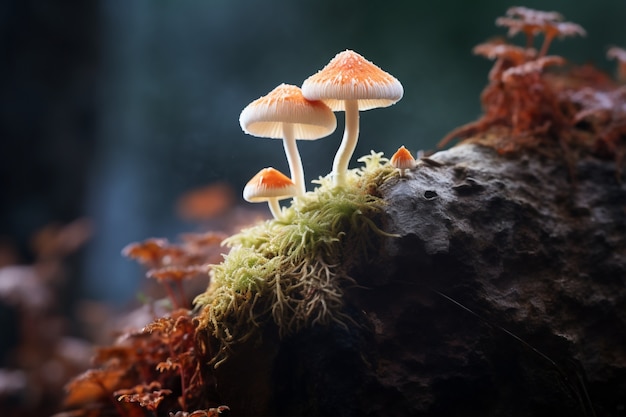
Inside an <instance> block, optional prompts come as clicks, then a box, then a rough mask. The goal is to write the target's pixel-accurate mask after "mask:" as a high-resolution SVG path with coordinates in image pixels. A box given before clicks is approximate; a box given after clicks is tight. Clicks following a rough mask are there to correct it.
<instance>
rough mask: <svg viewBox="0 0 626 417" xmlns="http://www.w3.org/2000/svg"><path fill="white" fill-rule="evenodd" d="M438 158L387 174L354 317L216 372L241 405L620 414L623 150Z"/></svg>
mask: <svg viewBox="0 0 626 417" xmlns="http://www.w3.org/2000/svg"><path fill="white" fill-rule="evenodd" d="M432 160H434V161H436V162H438V163H432V162H431V163H427V162H424V161H422V162H420V163H419V165H418V167H417V168H416V169H415V170H414V171H413V172H411V174H410V175H409V176H408V177H407V178H396V179H391V180H389V181H388V182H387V183H385V184H384V185H383V187H382V188H381V192H382V195H383V197H384V199H385V200H386V201H387V205H386V207H385V213H384V216H383V225H384V229H385V230H387V231H389V232H392V233H397V234H399V235H400V237H398V238H389V239H387V240H386V241H385V245H384V247H382V248H381V250H380V254H379V256H375V257H373V258H372V259H369V260H367V261H365V260H363V262H362V263H361V266H360V267H359V268H358V269H357V270H355V271H353V276H354V278H355V279H356V280H357V282H358V283H359V284H360V286H362V287H358V288H351V289H349V290H348V291H347V293H346V307H345V308H346V312H349V313H350V314H351V315H352V317H353V318H354V320H355V325H353V326H350V327H349V329H347V330H346V329H344V328H342V327H340V326H333V327H321V326H318V327H313V328H312V329H309V330H307V331H304V332H302V333H300V334H298V335H295V336H292V337H289V338H287V339H285V340H282V341H278V340H277V339H276V338H272V337H271V336H270V337H264V339H263V340H264V343H266V345H265V348H264V349H263V350H262V351H263V352H264V353H263V354H260V355H258V356H254V355H250V354H245V355H237V354H236V353H234V355H233V357H232V362H231V364H228V363H226V364H224V369H223V370H222V371H221V372H218V373H220V374H222V375H227V374H228V373H229V369H239V370H244V369H249V370H251V372H252V374H254V371H253V369H257V370H259V369H260V370H264V372H262V374H263V375H264V377H263V379H264V381H263V384H262V386H263V387H264V389H262V390H258V386H259V384H255V383H254V381H250V380H249V379H246V378H243V375H242V373H238V378H237V380H232V373H231V377H226V378H223V379H222V380H221V381H220V379H219V378H218V381H220V382H219V383H218V391H221V392H222V393H223V394H225V393H228V394H226V395H225V398H224V402H225V403H227V404H229V405H230V406H231V409H232V410H233V413H234V414H235V415H237V414H238V411H237V410H238V409H239V411H244V414H263V413H265V414H273V415H334V416H366V415H371V416H374V415H377V416H408V415H428V416H469V415H479V416H485V415H498V416H530V415H553V416H557V415H559V416H560V415H567V416H578V415H580V416H585V415H594V413H595V414H597V415H603V416H604V415H609V416H611V415H613V416H618V415H624V412H625V411H624V404H625V400H624V398H626V397H624V393H626V184H624V183H622V182H620V181H618V179H617V176H616V168H615V165H614V164H613V163H610V162H607V161H603V160H599V159H594V158H592V157H585V158H580V159H579V160H578V161H577V164H576V166H575V169H574V170H571V169H570V168H572V167H571V166H568V165H567V164H566V163H565V158H563V159H559V158H557V159H554V158H549V157H545V156H540V155H539V154H536V153H528V154H521V155H517V156H515V157H503V156H500V155H498V154H497V153H496V152H495V151H493V150H492V149H489V148H484V147H479V146H473V145H460V146H457V147H455V148H452V149H451V150H448V151H445V152H439V153H437V154H435V155H433V157H432ZM572 173H574V176H573V175H572ZM268 346H269V347H268ZM267 361H269V362H270V363H271V365H270V366H269V367H268V363H267ZM233 366H234V368H233ZM268 370H271V371H269V375H268V374H267V373H268ZM257 374H258V372H257ZM234 384H237V387H236V388H235V387H234ZM255 386H257V389H256V390H255V389H254V387H255ZM268 386H270V387H272V388H270V389H267V387H268ZM255 391H256V393H255ZM259 396H262V397H263V398H259ZM251 398H255V404H262V406H260V407H258V408H255V406H253V405H251V404H250V400H251ZM244 399H245V402H246V404H247V406H246V407H243V408H239V407H238V404H237V403H238V402H241V401H244ZM244 409H245V410H244Z"/></svg>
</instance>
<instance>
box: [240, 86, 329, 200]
mask: <svg viewBox="0 0 626 417" xmlns="http://www.w3.org/2000/svg"><path fill="white" fill-rule="evenodd" d="M239 124H240V125H241V128H242V129H243V131H244V132H245V133H247V134H250V135H253V136H259V137H265V138H275V139H283V145H284V147H285V154H286V155H287V162H289V169H290V171H291V179H292V180H293V182H294V183H295V184H296V187H297V190H298V191H297V195H302V194H304V193H305V192H306V185H305V181H304V169H303V168H302V161H301V159H300V153H299V152H298V147H297V145H296V139H308V140H315V139H319V138H323V137H325V136H328V135H330V134H331V133H333V132H334V131H335V128H336V127H337V118H336V117H335V114H334V113H333V111H332V110H331V109H330V108H329V107H328V106H327V105H325V104H324V103H322V102H321V101H311V100H307V99H305V98H304V97H303V95H302V90H300V88H299V87H296V86H295V85H289V84H281V85H279V86H278V87H276V88H275V89H274V90H272V91H271V92H270V93H269V94H267V95H266V96H264V97H261V98H259V99H257V100H255V101H253V102H252V103H250V104H249V105H248V106H247V107H246V108H245V109H243V111H242V112H241V115H240V116H239Z"/></svg>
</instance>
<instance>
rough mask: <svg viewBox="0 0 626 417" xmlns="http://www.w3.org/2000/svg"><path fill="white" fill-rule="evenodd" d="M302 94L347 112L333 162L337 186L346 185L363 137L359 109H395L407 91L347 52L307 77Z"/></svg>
mask: <svg viewBox="0 0 626 417" xmlns="http://www.w3.org/2000/svg"><path fill="white" fill-rule="evenodd" d="M302 94H304V97H305V98H307V99H309V100H322V101H323V102H324V103H326V104H327V105H328V106H329V107H330V108H331V109H332V110H333V111H342V110H343V111H345V112H346V126H345V131H344V134H343V139H342V141H341V145H340V146H339V150H338V151H337V154H336V155H335V160H334V161H333V175H334V182H335V185H338V186H343V185H344V184H345V181H346V179H345V178H346V174H347V172H348V165H349V163H350V158H351V157H352V154H353V153H354V149H355V148H356V144H357V141H358V138H359V110H369V109H373V108H377V107H388V106H391V105H392V104H394V103H396V102H397V101H398V100H400V99H401V98H402V95H403V94H404V89H403V88H402V84H400V81H398V80H397V79H396V78H395V77H393V76H392V75H390V74H388V73H386V72H385V71H383V70H381V69H380V68H379V67H377V66H376V65H374V64H373V63H371V62H370V61H368V60H366V59H365V58H363V57H362V56H361V55H359V54H357V53H356V52H354V51H350V50H346V51H343V52H340V53H339V54H337V55H336V56H335V57H334V58H333V59H332V60H331V61H330V62H329V63H328V65H326V66H325V67H324V68H322V69H321V70H320V71H318V72H317V73H316V74H314V75H312V76H310V77H309V78H307V79H306V80H305V81H304V83H303V84H302Z"/></svg>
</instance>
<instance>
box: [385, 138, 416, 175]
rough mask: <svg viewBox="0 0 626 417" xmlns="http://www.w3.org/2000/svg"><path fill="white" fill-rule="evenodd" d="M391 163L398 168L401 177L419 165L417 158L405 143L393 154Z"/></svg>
mask: <svg viewBox="0 0 626 417" xmlns="http://www.w3.org/2000/svg"><path fill="white" fill-rule="evenodd" d="M389 163H390V164H391V166H393V167H394V168H396V169H397V170H398V172H399V173H400V176H401V177H404V176H406V174H407V171H409V170H411V169H413V168H415V166H416V165H417V162H416V161H415V158H413V155H411V152H409V150H408V149H407V148H405V147H404V145H403V146H401V147H400V148H399V149H398V150H397V151H396V153H394V154H393V156H392V157H391V159H390V160H389Z"/></svg>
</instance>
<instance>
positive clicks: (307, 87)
mask: <svg viewBox="0 0 626 417" xmlns="http://www.w3.org/2000/svg"><path fill="white" fill-rule="evenodd" d="M302 93H303V94H304V97H306V98H307V99H309V100H322V101H324V103H326V105H328V107H330V108H331V109H332V110H333V111H341V110H344V109H345V103H344V100H358V102H359V110H369V109H373V108H377V107H388V106H391V105H392V104H394V103H396V102H397V101H398V100H400V99H401V98H402V96H403V94H404V89H403V87H402V84H400V81H398V80H397V79H396V78H395V77H394V76H392V75H391V74H388V73H387V72H385V71H383V70H382V69H380V68H379V67H377V66H376V65H374V64H373V63H372V62H370V61H368V60H367V59H365V58H364V57H362V56H361V55H359V54H358V53H356V52H354V51H351V50H345V51H343V52H340V53H338V54H337V55H336V56H335V57H334V58H333V59H332V60H331V61H330V62H329V63H328V65H326V66H325V67H324V68H322V69H321V70H320V71H318V72H317V73H316V74H314V75H312V76H310V77H309V78H307V79H306V80H305V81H304V83H303V84H302Z"/></svg>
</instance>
